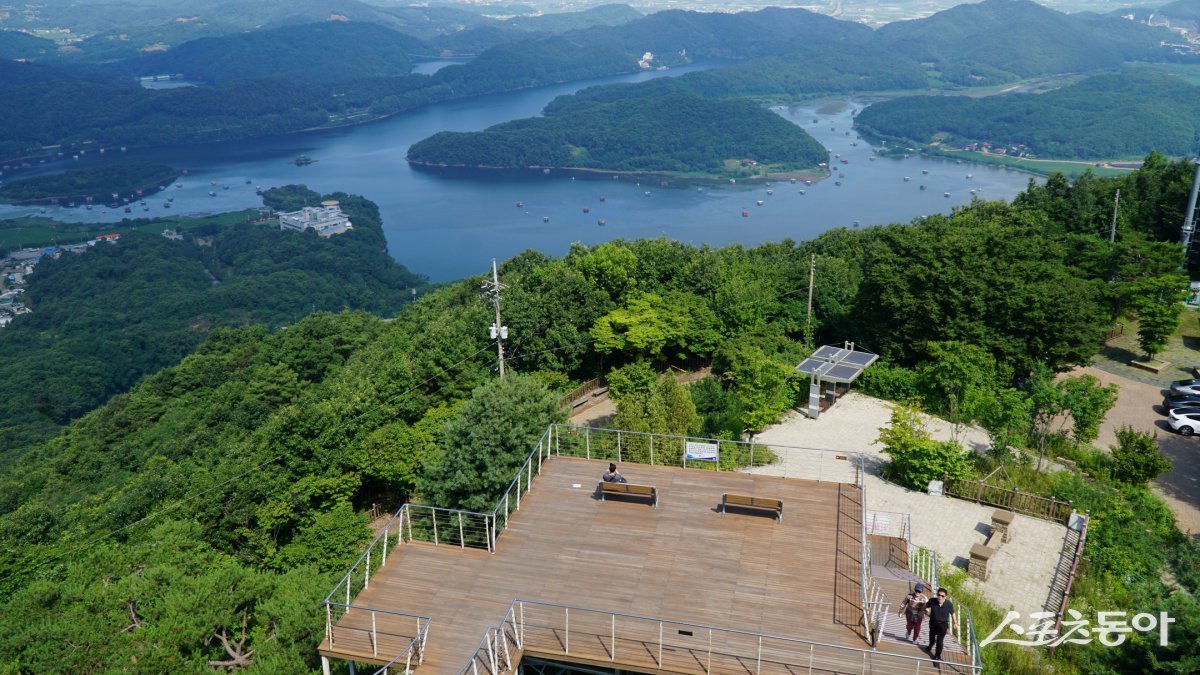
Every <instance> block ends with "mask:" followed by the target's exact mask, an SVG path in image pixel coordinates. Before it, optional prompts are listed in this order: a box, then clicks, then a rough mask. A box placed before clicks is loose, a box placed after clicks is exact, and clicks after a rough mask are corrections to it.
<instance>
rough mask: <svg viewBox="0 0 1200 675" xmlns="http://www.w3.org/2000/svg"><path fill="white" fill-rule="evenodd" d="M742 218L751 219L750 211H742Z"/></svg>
mask: <svg viewBox="0 0 1200 675" xmlns="http://www.w3.org/2000/svg"><path fill="white" fill-rule="evenodd" d="M742 217H743V218H749V217H750V212H749V211H747V210H746V209H742Z"/></svg>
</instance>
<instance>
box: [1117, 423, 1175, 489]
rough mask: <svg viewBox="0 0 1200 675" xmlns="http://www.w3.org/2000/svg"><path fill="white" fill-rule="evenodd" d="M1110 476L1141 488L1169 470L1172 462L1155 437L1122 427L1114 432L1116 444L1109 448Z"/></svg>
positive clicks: (1156, 435)
mask: <svg viewBox="0 0 1200 675" xmlns="http://www.w3.org/2000/svg"><path fill="white" fill-rule="evenodd" d="M1110 450H1111V451H1112V475H1113V478H1116V479H1117V480H1119V481H1121V482H1122V483H1129V484H1130V485H1144V484H1145V483H1146V482H1147V481H1151V480H1154V479H1155V478H1157V477H1158V476H1160V475H1162V474H1164V473H1166V472H1167V471H1170V470H1171V460H1169V459H1167V458H1166V457H1164V456H1163V454H1162V450H1160V449H1159V447H1158V433H1157V432H1155V433H1153V434H1151V433H1148V432H1145V431H1138V430H1136V429H1134V428H1133V427H1131V426H1128V425H1125V426H1122V427H1121V428H1120V429H1117V444H1116V445H1114V446H1111V448H1110Z"/></svg>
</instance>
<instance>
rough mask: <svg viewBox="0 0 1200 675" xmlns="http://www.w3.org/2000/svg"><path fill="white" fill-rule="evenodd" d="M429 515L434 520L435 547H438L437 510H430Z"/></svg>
mask: <svg viewBox="0 0 1200 675" xmlns="http://www.w3.org/2000/svg"><path fill="white" fill-rule="evenodd" d="M429 515H430V516H431V517H432V518H433V545H434V546H437V545H438V532H437V509H430V510H429Z"/></svg>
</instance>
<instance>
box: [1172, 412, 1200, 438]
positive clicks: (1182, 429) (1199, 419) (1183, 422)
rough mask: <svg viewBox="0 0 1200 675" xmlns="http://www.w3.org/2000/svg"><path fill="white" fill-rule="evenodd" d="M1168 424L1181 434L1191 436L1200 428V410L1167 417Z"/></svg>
mask: <svg viewBox="0 0 1200 675" xmlns="http://www.w3.org/2000/svg"><path fill="white" fill-rule="evenodd" d="M1167 424H1170V425H1171V428H1172V429H1174V430H1175V431H1178V432H1179V435H1180V436H1191V435H1192V434H1194V433H1196V430H1197V429H1200V412H1195V413H1189V414H1187V415H1179V416H1178V417H1175V416H1172V417H1169V418H1167Z"/></svg>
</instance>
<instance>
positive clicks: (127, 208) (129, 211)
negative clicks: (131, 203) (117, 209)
mask: <svg viewBox="0 0 1200 675" xmlns="http://www.w3.org/2000/svg"><path fill="white" fill-rule="evenodd" d="M125 213H133V209H131V208H129V207H128V206H126V207H125Z"/></svg>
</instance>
